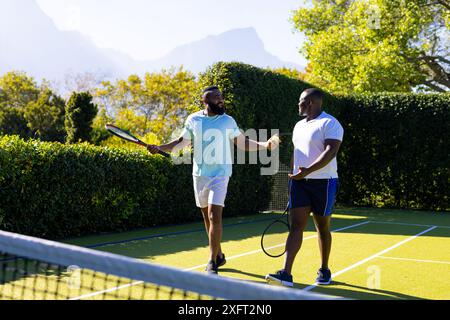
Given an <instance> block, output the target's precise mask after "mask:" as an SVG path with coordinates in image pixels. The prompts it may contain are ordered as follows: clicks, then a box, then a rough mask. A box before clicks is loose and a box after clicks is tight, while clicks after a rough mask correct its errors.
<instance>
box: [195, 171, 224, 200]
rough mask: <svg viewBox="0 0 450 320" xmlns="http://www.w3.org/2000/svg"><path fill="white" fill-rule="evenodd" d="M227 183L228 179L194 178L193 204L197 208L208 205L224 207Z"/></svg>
mask: <svg viewBox="0 0 450 320" xmlns="http://www.w3.org/2000/svg"><path fill="white" fill-rule="evenodd" d="M228 181H230V177H226V176H223V177H222V176H221V177H196V176H194V193H195V203H196V204H197V207H199V208H206V207H208V204H213V205H216V206H221V207H225V198H226V197H227V190H228Z"/></svg>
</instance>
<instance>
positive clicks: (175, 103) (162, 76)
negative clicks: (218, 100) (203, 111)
mask: <svg viewBox="0 0 450 320" xmlns="http://www.w3.org/2000/svg"><path fill="white" fill-rule="evenodd" d="M196 94H198V84H197V82H196V79H195V76H194V75H193V74H192V73H191V72H189V71H185V70H183V68H182V67H181V68H179V69H175V68H171V69H169V70H162V71H161V72H159V73H147V74H145V76H144V78H140V77H139V76H137V75H131V76H130V77H128V79H127V80H118V81H117V82H116V83H114V84H113V83H110V82H104V83H103V85H102V87H101V88H100V89H99V90H98V91H97V94H96V97H97V99H98V100H99V101H100V103H101V104H102V106H103V108H104V109H105V110H106V115H107V116H109V117H111V118H114V119H116V120H121V121H124V120H126V122H127V123H126V124H127V125H126V126H125V128H127V129H130V130H133V132H134V133H136V134H137V135H140V136H146V135H147V134H148V133H153V134H155V135H156V136H157V137H158V138H159V139H160V141H165V140H168V139H170V136H171V134H172V132H173V131H174V130H175V129H177V128H180V127H181V126H182V125H183V121H184V120H185V119H186V117H187V115H188V114H189V113H191V112H192V111H193V110H194V109H195V106H194V105H193V97H194V96H195V95H196ZM124 110H128V111H129V112H124Z"/></svg>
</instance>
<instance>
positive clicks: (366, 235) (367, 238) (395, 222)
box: [19, 208, 450, 299]
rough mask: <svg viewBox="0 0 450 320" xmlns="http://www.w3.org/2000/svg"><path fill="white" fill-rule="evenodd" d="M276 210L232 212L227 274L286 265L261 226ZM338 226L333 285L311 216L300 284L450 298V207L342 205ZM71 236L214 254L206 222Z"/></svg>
mask: <svg viewBox="0 0 450 320" xmlns="http://www.w3.org/2000/svg"><path fill="white" fill-rule="evenodd" d="M276 215H277V214H273V213H261V214H257V215H253V216H245V217H240V218H225V219H224V225H225V226H224V237H223V242H222V248H223V251H224V253H225V254H226V256H227V264H226V265H225V266H224V267H222V268H221V269H220V272H219V274H220V276H222V277H231V278H238V279H245V280H248V281H253V282H261V283H265V280H264V276H265V275H266V274H267V273H271V272H274V271H276V270H278V269H280V268H281V267H282V264H283V258H277V259H273V258H269V257H267V256H266V255H264V253H263V252H262V251H261V249H260V237H261V233H262V231H263V230H264V228H265V226H266V225H267V224H268V223H269V222H270V221H271V219H273V218H274V217H276ZM332 230H336V231H335V232H334V234H333V247H332V253H331V259H330V268H331V270H332V272H333V275H334V276H333V284H332V285H330V286H326V287H316V286H314V281H315V277H316V271H317V269H318V267H319V266H320V257H319V250H318V244H317V237H316V232H315V231H314V229H313V225H312V221H310V223H309V225H308V227H307V231H306V232H305V234H304V242H303V247H302V249H301V251H300V253H299V255H298V256H297V259H296V262H295V264H294V269H293V276H294V282H295V287H296V288H298V289H305V290H308V291H311V292H316V293H324V294H330V295H338V296H342V297H345V298H352V299H450V282H449V281H448V279H449V278H450V251H449V250H448V248H449V247H450V215H449V214H447V213H433V212H415V211H404V210H383V209H351V208H341V209H337V210H336V211H335V214H334V218H333V220H332ZM66 242H68V243H70V244H75V245H81V246H88V247H91V248H94V249H96V250H102V251H107V252H111V253H116V254H120V255H125V256H129V257H133V258H137V259H142V260H145V261H148V262H155V263H158V264H162V265H168V266H173V267H177V268H180V269H183V270H194V271H199V272H203V269H204V265H205V263H206V262H207V261H206V260H207V257H208V245H207V237H206V234H205V232H204V227H203V224H202V223H201V222H199V223H192V224H186V225H179V226H168V227H161V228H152V229H148V230H139V231H133V232H126V233H119V234H107V235H101V236H91V237H83V238H77V239H70V240H68V241H66ZM48 277H51V275H49V276H48ZM84 277H89V275H84ZM19 281H26V280H19ZM82 281H83V279H82ZM116 284H117V281H115V280H114V279H111V280H109V282H107V289H109V290H111V291H112V292H114V291H118V292H115V294H119V296H120V294H121V292H120V291H123V294H124V296H125V297H126V296H128V295H129V293H130V290H131V292H133V290H134V291H136V296H139V294H140V293H139V290H140V289H139V286H138V285H133V284H131V285H125V286H123V287H121V289H115V287H117V285H116ZM134 286H136V288H133V287H134ZM103 290H104V288H94V289H93V290H92V291H91V292H83V296H84V295H85V294H87V296H85V298H88V299H96V297H100V296H101V294H102V293H103ZM165 294H167V293H162V294H161V296H160V298H163V299H164V298H165ZM167 297H168V296H167ZM73 298H77V296H74V297H73ZM146 298H150V299H151V298H152V297H151V296H148V297H146ZM174 298H175V299H176V298H177V296H176V295H175V296H174Z"/></svg>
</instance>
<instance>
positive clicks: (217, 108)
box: [208, 103, 225, 116]
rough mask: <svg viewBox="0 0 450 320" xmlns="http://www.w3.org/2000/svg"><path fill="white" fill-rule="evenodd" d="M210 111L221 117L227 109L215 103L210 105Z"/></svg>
mask: <svg viewBox="0 0 450 320" xmlns="http://www.w3.org/2000/svg"><path fill="white" fill-rule="evenodd" d="M208 109H209V111H211V112H212V113H214V114H217V115H219V116H221V115H223V114H224V113H225V108H224V107H221V106H219V105H218V104H214V103H208Z"/></svg>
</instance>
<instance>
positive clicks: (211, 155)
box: [148, 86, 279, 274]
mask: <svg viewBox="0 0 450 320" xmlns="http://www.w3.org/2000/svg"><path fill="white" fill-rule="evenodd" d="M202 101H203V104H204V107H205V109H204V110H202V111H199V112H196V113H193V114H191V115H190V116H189V117H188V118H187V120H186V122H185V125H184V129H183V133H182V134H181V137H180V138H179V139H177V140H175V141H172V142H170V143H168V144H165V145H161V146H154V145H152V146H149V147H148V150H149V151H150V152H151V153H153V154H155V153H157V152H158V151H159V150H162V151H165V152H172V151H173V150H174V148H177V149H179V148H184V147H186V146H188V145H190V144H192V145H193V147H194V165H193V172H192V175H193V180H194V193H195V202H196V204H197V206H198V207H199V208H200V209H201V211H202V214H203V219H204V222H205V228H206V233H207V234H208V238H209V247H210V259H209V262H208V264H207V267H206V271H207V272H208V273H212V274H217V273H218V268H219V267H220V266H223V265H224V264H225V262H226V260H225V255H224V254H223V252H222V248H221V245H220V242H221V239H222V212H223V208H224V206H225V198H226V195H227V189H228V181H229V179H230V177H231V174H232V162H233V159H232V148H233V143H234V144H235V145H237V147H238V148H239V149H241V150H245V151H258V150H260V149H269V150H270V149H275V148H276V146H277V145H278V143H279V139H278V137H277V136H274V137H272V138H271V139H269V140H268V141H267V142H257V141H253V140H250V139H248V138H247V137H245V136H244V135H243V134H242V133H241V131H240V130H239V128H238V126H237V124H236V121H235V120H234V119H233V118H232V117H231V116H229V115H227V114H226V113H225V106H224V99H223V97H222V94H221V92H220V91H219V88H218V87H216V86H212V87H208V88H206V89H205V90H204V91H203V95H202Z"/></svg>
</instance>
